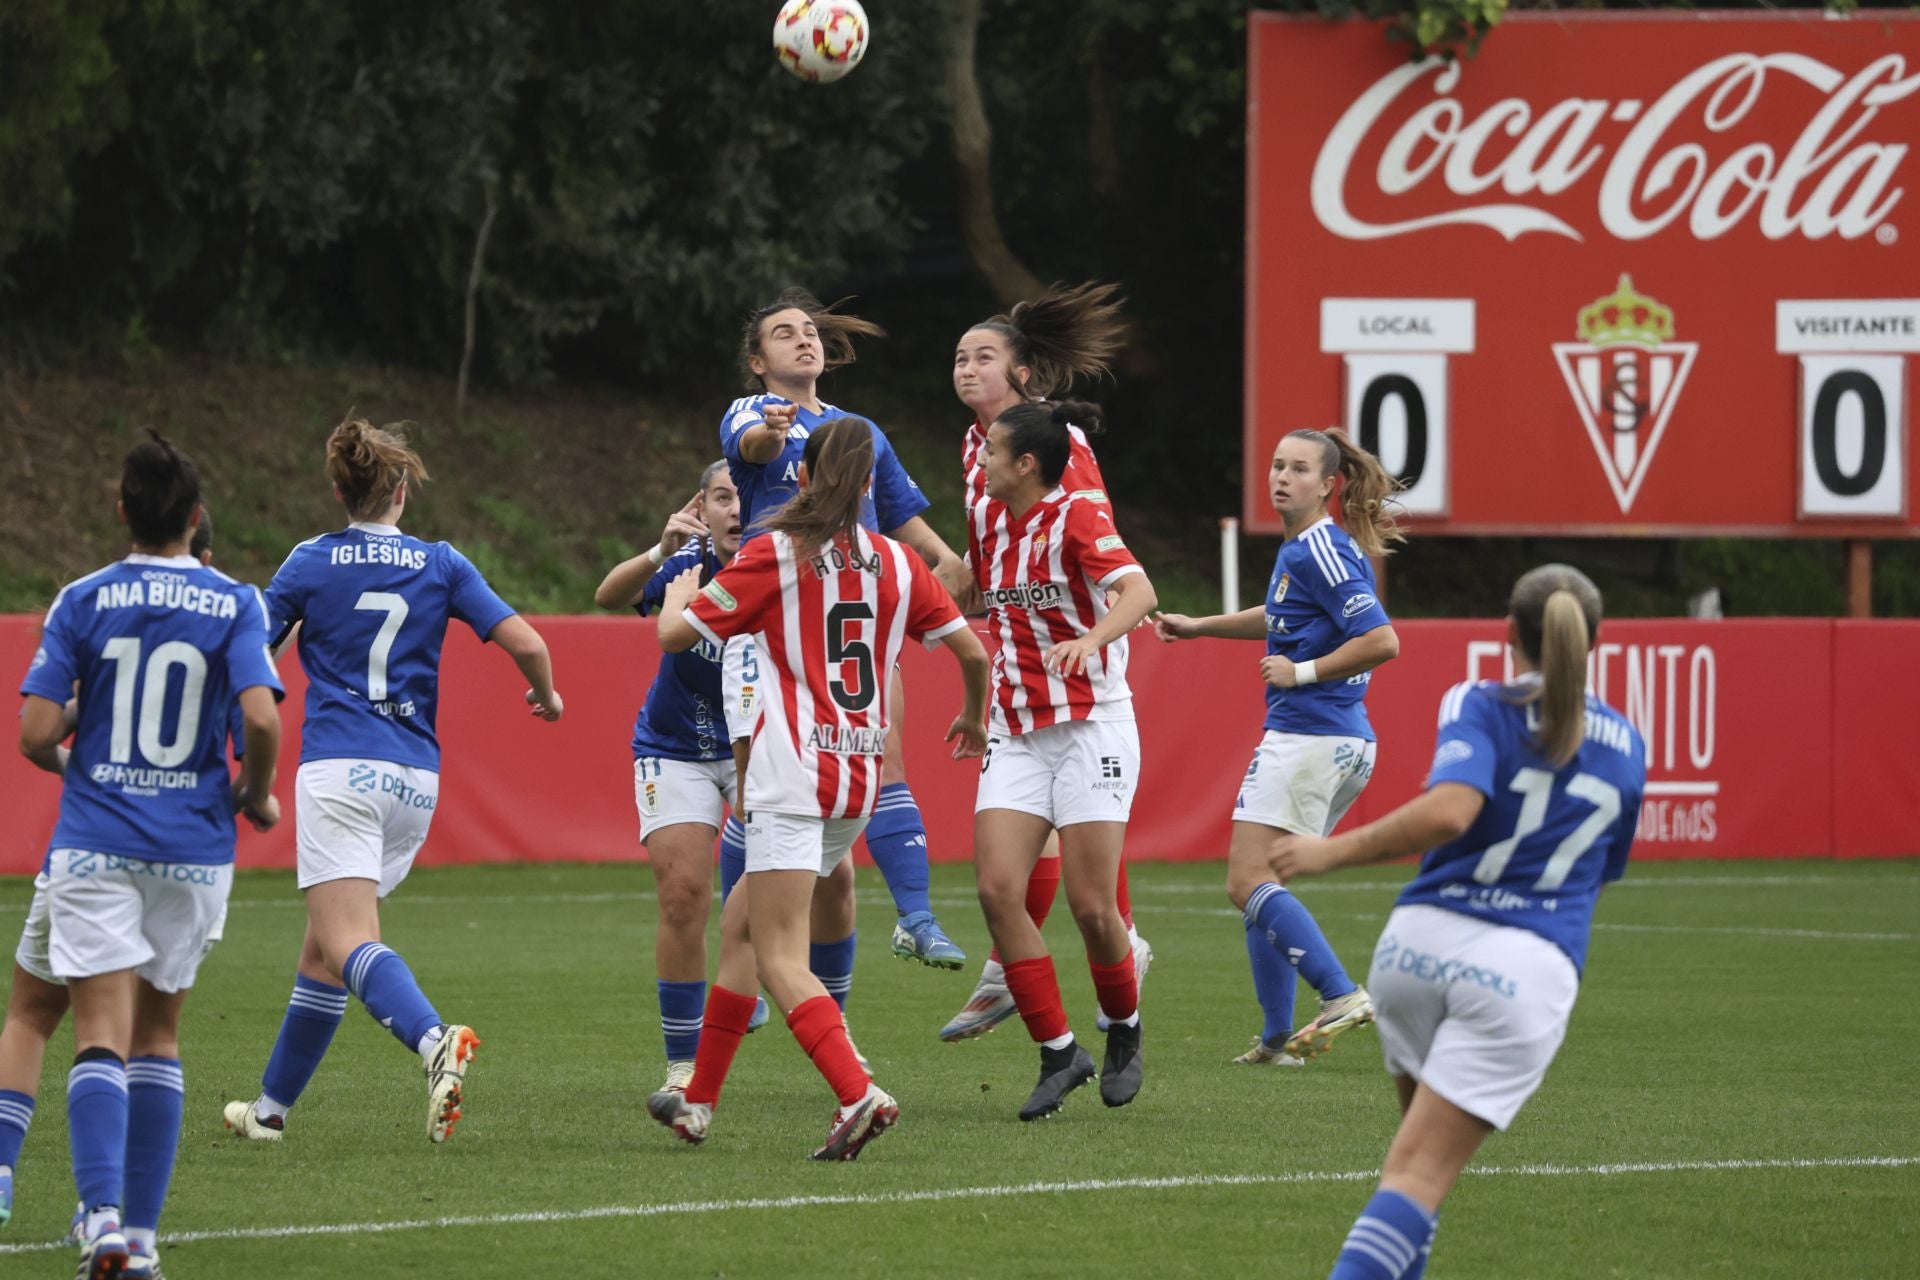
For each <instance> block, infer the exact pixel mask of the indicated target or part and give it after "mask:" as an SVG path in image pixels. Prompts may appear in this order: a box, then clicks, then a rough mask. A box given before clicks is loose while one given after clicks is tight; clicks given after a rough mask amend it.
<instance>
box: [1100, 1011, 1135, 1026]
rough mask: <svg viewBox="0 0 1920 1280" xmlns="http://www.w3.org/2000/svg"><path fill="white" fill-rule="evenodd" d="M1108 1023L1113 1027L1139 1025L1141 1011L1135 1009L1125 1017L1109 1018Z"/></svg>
mask: <svg viewBox="0 0 1920 1280" xmlns="http://www.w3.org/2000/svg"><path fill="white" fill-rule="evenodd" d="M1107 1025H1108V1026H1111V1027H1137V1026H1139V1025H1140V1011H1139V1010H1138V1009H1135V1010H1134V1011H1133V1012H1132V1013H1130V1014H1128V1015H1127V1016H1126V1017H1124V1018H1109V1019H1107Z"/></svg>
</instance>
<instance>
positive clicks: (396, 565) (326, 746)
mask: <svg viewBox="0 0 1920 1280" xmlns="http://www.w3.org/2000/svg"><path fill="white" fill-rule="evenodd" d="M513 612H514V611H513V608H512V607H511V606H510V605H508V604H507V602H506V601H504V600H502V599H501V598H500V597H499V596H497V595H495V594H494V593H493V588H492V587H489V586H488V585H487V582H486V579H485V578H482V577H481V576H480V571H479V570H478V569H476V568H474V567H473V564H472V562H471V561H469V560H468V559H467V558H466V557H465V556H463V555H461V554H460V553H459V552H458V551H456V550H454V548H453V546H452V544H450V543H446V542H424V541H422V540H421V539H419V538H414V537H410V536H408V535H407V534H404V533H401V532H400V531H399V530H398V529H396V528H394V527H393V526H391V525H381V524H368V523H365V522H362V521H357V520H356V521H355V522H354V523H352V524H350V525H348V526H347V527H346V528H345V529H342V530H340V531H339V532H338V533H325V534H321V535H320V536H319V537H317V538H310V539H308V540H307V541H305V542H303V543H301V544H300V545H299V546H297V547H295V548H294V549H293V552H292V554H290V555H288V556H287V560H286V563H285V564H283V565H281V566H280V571H279V572H278V573H276V574H274V575H273V582H272V583H271V584H269V585H268V587H267V613H268V615H269V617H270V618H271V620H272V629H273V636H274V641H275V643H278V642H279V641H280V639H281V638H282V637H284V636H285V635H286V633H287V630H288V628H290V627H292V626H293V624H294V623H296V622H298V623H300V624H301V627H300V665H301V666H303V667H305V668H306V672H307V719H306V723H305V726H304V727H303V728H302V729H301V734H300V762H301V763H302V764H305V763H306V762H307V761H309V760H341V759H351V760H359V759H367V760H385V761H388V762H390V763H392V764H399V765H407V766H409V767H412V768H415V769H434V770H438V769H439V768H440V740H439V739H438V738H437V737H436V736H435V734H434V713H435V711H436V710H437V708H438V706H439V702H440V646H441V644H442V643H443V642H444V641H445V640H446V636H447V620H448V619H449V618H458V619H460V621H462V622H464V623H466V624H467V625H468V626H470V627H472V628H473V631H474V634H475V635H477V636H479V637H480V638H481V639H482V640H485V639H486V638H487V637H488V636H489V635H491V634H492V633H493V629H494V628H495V627H497V626H499V625H500V623H501V622H503V621H505V620H506V619H508V618H511V617H512V616H513Z"/></svg>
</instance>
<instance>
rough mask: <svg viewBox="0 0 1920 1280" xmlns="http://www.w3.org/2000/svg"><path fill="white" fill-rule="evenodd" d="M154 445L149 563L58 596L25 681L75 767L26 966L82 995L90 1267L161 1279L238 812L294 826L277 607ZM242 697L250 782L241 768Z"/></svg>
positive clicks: (137, 548) (127, 497)
mask: <svg viewBox="0 0 1920 1280" xmlns="http://www.w3.org/2000/svg"><path fill="white" fill-rule="evenodd" d="M151 435H152V438H151V439H149V440H147V441H144V442H142V443H141V444H138V445H136V446H134V448H133V450H132V451H131V452H129V453H128V454H127V458H126V463H125V465H124V467H123V469H122V472H121V479H120V502H119V508H118V510H119V516H120V519H121V520H122V521H124V522H125V523H126V525H127V528H128V531H129V532H130V533H131V535H132V544H133V545H132V552H131V554H129V555H128V556H127V557H126V558H125V559H124V560H121V561H119V562H117V563H115V564H112V565H109V566H107V567H106V568H104V569H101V570H99V571H97V572H95V573H92V574H89V575H87V576H86V577H84V578H81V579H79V580H77V581H75V582H73V583H71V584H69V585H68V586H67V587H66V588H65V589H64V590H62V591H61V592H60V594H59V596H58V597H57V598H55V600H54V602H53V606H52V608H50V609H49V610H48V611H47V620H46V625H45V627H44V628H43V629H42V632H41V637H40V647H39V649H38V650H37V651H36V652H35V653H34V656H33V662H32V665H31V666H30V667H29V668H28V670H27V675H26V679H25V680H24V682H23V683H22V685H21V690H20V691H21V694H22V695H23V697H24V699H25V704H24V706H23V707H22V708H21V713H20V750H21V752H22V754H24V755H25V756H26V757H27V758H28V759H29V760H32V761H33V762H34V763H36V764H39V765H40V766H41V767H43V768H45V767H48V766H49V765H50V764H59V763H63V762H62V761H61V760H60V753H59V744H60V742H61V740H62V739H64V738H65V737H66V736H67V734H68V733H69V732H71V733H72V734H73V747H72V750H71V753H70V755H69V756H68V758H67V759H66V760H65V761H64V763H65V764H66V765H67V766H68V767H67V769H66V771H65V773H64V774H63V777H62V789H61V797H60V820H59V824H58V825H57V826H56V827H55V828H54V832H53V839H52V843H51V846H50V848H49V850H48V853H47V858H46V862H45V864H44V866H43V868H42V872H43V875H44V877H45V906H46V913H47V918H46V926H45V948H44V953H43V955H41V956H37V957H36V956H30V955H29V954H28V948H27V946H26V942H27V939H25V938H23V939H22V948H21V952H20V953H19V955H18V957H17V959H18V961H19V963H20V964H21V967H22V968H24V969H26V970H27V971H28V972H29V973H36V976H38V977H39V978H41V979H42V981H43V982H44V983H45V984H47V985H49V986H51V985H52V984H55V983H59V982H64V983H65V984H66V986H67V992H68V994H69V996H70V998H71V1001H72V1008H73V1032H74V1047H75V1049H76V1051H77V1052H76V1053H75V1055H74V1060H73V1069H72V1071H71V1072H69V1073H68V1076H67V1127H68V1134H69V1139H70V1142H71V1147H72V1152H73V1173H74V1182H75V1184H76V1186H77V1187H78V1189H79V1192H80V1213H79V1214H78V1215H77V1216H76V1220H75V1232H74V1234H75V1236H76V1237H77V1238H78V1239H79V1240H80V1241H81V1242H82V1244H81V1255H80V1269H79V1273H78V1274H79V1275H80V1276H82V1277H91V1278H92V1280H104V1278H106V1277H112V1276H132V1277H143V1278H151V1277H154V1276H156V1275H158V1273H159V1255H158V1249H157V1242H156V1237H157V1234H158V1231H159V1224H160V1212H161V1208H162V1206H163V1204H164V1203H165V1200H166V1195H167V1187H168V1184H169V1182H170V1180H171V1178H172V1175H173V1161H174V1153H175V1152H176V1150H177V1149H178V1148H179V1144H180V1116H181V1106H182V1102H183V1100H184V1097H185V1080H184V1077H183V1075H182V1073H181V1067H180V1013H181V1009H182V1006H183V1005H184V1003H185V1000H186V996H187V991H188V989H189V988H190V987H192V986H193V982H194V978H195V976H196V975H197V973H198V971H199V968H200V962H201V960H202V959H203V958H204V957H205V955H206V952H207V950H208V949H209V947H210V946H211V945H212V941H213V938H214V935H215V933H216V931H217V929H218V925H219V922H220V921H221V919H222V918H223V917H224V915H225V910H226V902H227V895H228V894H229V892H231V890H232V887H233V875H232V868H233V846H234V821H233V815H234V813H235V811H236V810H239V811H241V812H244V813H245V814H246V815H247V818H248V820H249V821H251V822H252V823H253V824H254V826H255V827H257V828H258V829H260V830H263V831H264V830H267V829H268V828H270V827H272V826H273V825H274V824H275V823H276V822H277V821H279V817H280V808H279V805H278V803H277V802H276V801H275V800H274V798H273V794H272V787H273V777H274V770H275V767H276V764H277V757H278V754H279V745H280V718H279V713H278V711H277V710H276V709H275V706H274V699H275V697H276V696H277V695H278V694H279V693H280V692H281V686H280V680H279V677H278V676H277V675H276V674H275V673H274V669H273V662H272V659H271V657H270V656H269V654H268V652H267V614H266V609H265V607H264V605H263V603H262V601H261V598H260V593H259V592H258V591H257V590H255V589H254V588H253V587H250V586H245V585H243V584H241V583H238V582H235V581H234V580H233V579H231V578H229V577H227V576H226V575H225V574H222V573H219V572H217V571H216V570H213V569H209V568H207V567H206V566H205V565H203V564H201V563H200V562H199V561H198V560H196V559H194V558H193V556H191V555H190V554H189V553H188V550H189V546H190V544H191V540H192V536H193V530H194V528H195V526H196V525H198V524H199V523H200V522H201V519H202V507H201V503H200V475H199V471H198V469H197V468H196V467H195V466H194V464H193V462H192V460H191V459H189V458H188V457H187V456H186V455H185V454H183V453H181V452H180V451H179V450H178V449H176V448H174V447H173V445H171V444H170V443H168V442H167V440H166V439H165V438H163V437H162V436H160V435H159V434H158V433H151ZM176 690H177V692H176ZM236 698H237V699H238V701H239V703H240V707H241V716H242V722H243V733H244V735H245V740H246V752H245V765H244V772H243V774H242V785H241V787H240V788H239V789H237V790H236V789H235V787H234V786H233V784H232V781H231V779H229V777H228V775H227V770H226V761H225V756H226V751H225V744H226V739H227V734H228V724H229V721H228V712H229V709H230V708H231V706H232V705H233V703H234V701H235V699H236ZM69 699H72V700H74V711H73V717H72V718H71V719H70V718H69V716H68V713H67V709H66V704H67V703H68V701H69ZM32 932H33V930H32V928H31V922H30V927H29V933H30V934H31V933H32ZM43 994H44V993H43ZM43 1003H44V1002H43ZM54 1020H55V1021H56V1022H57V1014H56V1015H55V1019H54ZM32 1101H33V1100H32V1098H31V1096H30V1095H26V1094H24V1093H23V1092H21V1091H9V1092H5V1093H0V1123H3V1124H7V1125H8V1127H12V1126H14V1125H17V1126H18V1128H19V1129H20V1130H21V1131H22V1132H24V1130H25V1127H26V1126H25V1123H24V1122H25V1118H26V1115H30V1114H31V1108H32ZM23 1112H24V1113H25V1114H22V1113H23Z"/></svg>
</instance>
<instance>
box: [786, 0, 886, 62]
mask: <svg viewBox="0 0 1920 1280" xmlns="http://www.w3.org/2000/svg"><path fill="white" fill-rule="evenodd" d="M867 34H868V27H867V11H866V10H865V9H862V8H861V7H860V0H787V2H786V3H785V4H783V5H781V6H780V16H779V17H778V18H775V19H774V20H773V51H774V53H775V54H776V55H777V56H778V57H779V59H780V65H781V66H783V67H785V68H786V69H787V70H789V71H791V72H793V74H794V75H796V76H799V77H800V78H801V79H802V80H813V81H826V80H838V79H839V78H840V77H841V76H844V75H846V74H847V72H849V71H851V70H853V69H854V68H855V67H857V66H859V65H860V59H862V58H864V57H865V56H866V54H867Z"/></svg>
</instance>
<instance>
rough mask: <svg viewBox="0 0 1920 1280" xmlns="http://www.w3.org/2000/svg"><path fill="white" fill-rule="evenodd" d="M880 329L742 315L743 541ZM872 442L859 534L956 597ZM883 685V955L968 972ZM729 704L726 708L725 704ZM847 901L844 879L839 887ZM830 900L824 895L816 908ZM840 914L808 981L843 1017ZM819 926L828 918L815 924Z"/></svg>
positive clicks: (738, 445)
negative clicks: (831, 390) (814, 981)
mask: <svg viewBox="0 0 1920 1280" xmlns="http://www.w3.org/2000/svg"><path fill="white" fill-rule="evenodd" d="M881 333H882V330H881V328H880V326H879V325H877V324H874V323H873V322H872V321H869V320H863V319H861V318H859V317H858V316H852V315H848V314H846V313H845V312H842V311H840V310H839V309H838V308H837V307H830V306H824V305H822V304H821V303H820V301H819V300H818V299H816V298H815V297H814V296H813V295H812V294H810V293H807V292H806V291H805V290H803V289H789V290H787V291H786V292H784V293H782V294H781V295H780V296H779V297H778V298H776V299H775V300H774V301H773V302H771V303H769V304H768V305H766V306H764V307H761V308H759V309H758V310H756V311H755V312H754V313H753V314H752V315H750V316H749V317H748V318H747V323H746V327H745V329H744V331H743V332H742V334H741V340H740V365H741V372H742V374H743V375H744V377H745V380H746V383H747V385H748V386H749V387H758V388H759V389H760V390H759V393H758V394H754V395H748V396H745V397H743V398H741V399H738V400H735V401H734V402H733V403H732V404H731V405H730V406H729V407H728V409H727V412H726V416H725V417H724V418H722V419H721V422H720V443H721V447H722V452H723V453H724V454H725V455H726V458H727V461H728V462H729V463H730V464H732V467H733V479H734V484H735V485H736V486H737V487H738V488H739V491H740V516H741V520H742V522H743V523H744V524H745V525H746V529H747V533H746V539H747V541H748V542H751V541H752V540H753V539H754V538H755V536H756V535H757V534H758V532H759V529H760V526H761V524H762V522H763V521H764V520H765V519H766V518H767V516H768V515H769V514H771V513H772V512H773V511H775V510H777V509H779V507H780V506H781V505H782V504H783V503H785V502H787V501H789V500H790V499H792V498H793V497H794V495H795V492H796V485H797V475H798V469H799V465H800V461H801V455H802V453H803V451H804V450H805V448H806V442H807V439H808V438H809V437H810V435H811V434H812V433H813V432H815V431H818V430H819V429H820V428H821V427H823V426H824V425H825V424H827V423H829V422H833V421H836V420H838V419H840V418H843V417H848V416H850V415H849V414H848V413H847V411H846V410H844V409H841V408H839V407H837V406H835V405H831V404H828V403H826V402H825V401H823V400H821V399H820V395H819V380H820V377H821V375H822V374H824V373H826V372H828V371H829V370H832V369H837V368H841V367H843V366H845V365H848V364H851V363H853V360H854V355H855V352H854V339H855V338H876V337H879V336H881ZM869 428H870V429H871V431H872V433H873V458H874V469H873V485H872V491H871V494H870V495H869V496H868V497H866V498H865V499H863V503H862V507H861V523H862V524H863V525H864V526H865V527H866V528H867V529H869V530H871V531H873V532H876V533H883V534H885V535H886V536H887V537H889V538H893V539H896V540H898V541H900V542H904V543H906V544H907V545H908V546H910V547H912V548H913V549H914V551H916V552H918V553H919V554H920V556H921V557H922V558H923V559H925V561H926V562H927V564H928V565H930V566H931V567H932V568H933V571H934V574H935V576H936V577H937V578H938V579H939V580H940V581H941V582H942V583H944V584H945V585H946V586H947V589H948V590H949V591H950V592H954V593H956V594H957V593H961V592H964V591H965V590H966V584H967V581H968V579H967V569H966V565H965V563H964V562H962V560H961V559H960V557H959V556H958V555H956V554H955V553H954V552H953V551H952V549H950V548H949V547H948V546H947V544H946V543H945V542H943V541H942V540H941V539H940V535H939V534H937V533H935V532H934V531H933V528H932V526H931V525H929V524H928V523H927V522H926V520H925V519H923V518H922V516H921V513H922V512H924V511H925V510H926V509H927V507H928V505H929V504H928V502H927V499H926V495H925V494H923V493H922V492H921V491H920V486H918V485H917V484H915V483H914V482H913V477H911V476H909V475H908V474H907V471H906V468H905V467H903V466H902V465H901V463H900V459H899V457H898V456H897V455H895V453H894V451H893V446H892V445H891V444H889V443H888V441H887V437H886V435H885V433H883V432H882V431H881V430H880V428H879V427H878V426H874V425H872V424H871V423H869ZM748 643H749V642H748V640H747V639H746V638H745V637H741V638H737V639H735V640H734V641H733V642H732V644H731V645H730V646H729V649H728V652H727V655H726V666H727V676H728V685H729V690H730V691H731V690H733V689H737V688H740V687H741V686H742V685H750V684H751V683H752V681H751V680H748V679H747V678H746V677H745V676H744V675H742V674H741V672H742V671H743V670H744V669H745V668H747V667H748V666H750V665H751V664H752V662H753V656H752V654H751V653H750V651H749V650H748V648H747V645H748ZM888 678H889V680H890V681H891V683H892V685H893V688H892V690H891V691H890V700H891V705H892V707H893V715H892V718H891V724H892V728H891V736H890V737H889V738H888V742H887V752H886V758H885V766H884V767H885V770H886V775H885V777H884V779H883V782H882V786H883V791H882V794H881V796H880V800H879V804H878V807H877V808H876V809H875V810H874V815H873V821H872V822H871V823H870V824H869V825H868V827H867V833H866V834H867V852H868V854H869V855H870V856H871V857H872V858H873V863H874V865H875V866H876V867H878V868H879V869H880V874H881V876H882V877H883V878H884V879H885V880H886V882H887V888H888V890H889V892H891V893H892V895H893V901H894V909H895V913H896V916H897V923H896V925H895V927H894V930H893V938H892V948H893V953H894V954H895V955H897V956H900V957H901V958H903V959H909V960H918V961H920V962H921V963H923V964H927V965H930V966H932V967H935V968H940V969H958V968H959V967H960V966H961V965H963V964H965V963H966V960H967V957H966V953H965V952H964V951H962V950H961V949H960V948H959V947H958V946H957V945H955V943H954V942H953V940H952V939H951V938H949V937H948V936H947V934H946V931H945V930H943V929H942V928H941V927H940V923H939V921H938V920H937V919H935V917H934V913H933V904H932V899H931V897H930V889H931V878H930V875H929V872H928V868H927V829H926V824H925V822H924V821H923V820H922V819H921V816H920V807H919V804H918V803H917V802H916V801H915V800H914V798H913V793H912V791H911V790H910V789H909V788H908V786H907V775H906V761H905V756H904V754H903V752H902V750H901V737H900V735H901V725H902V723H903V722H904V719H905V714H904V705H905V704H904V694H903V692H902V690H901V687H900V677H899V673H898V672H894V673H891V674H890V675H889V677H888ZM729 703H730V705H732V704H733V699H732V698H731V697H730V698H729ZM756 714H757V712H756V711H755V710H754V709H753V708H751V707H748V708H746V709H745V710H744V713H742V712H736V713H735V717H736V720H738V721H739V723H738V724H736V726H735V733H736V734H740V735H744V734H750V733H751V732H752V730H753V718H754V716H755V715H756ZM847 884H848V886H849V892H850V891H851V890H850V886H851V881H850V880H849V881H848V882H847ZM839 901H840V899H839V896H838V895H835V897H834V898H832V899H828V898H825V897H823V899H822V910H823V911H826V910H828V909H829V907H830V906H831V905H832V904H833V903H837V902H839ZM842 909H843V910H844V916H843V917H841V918H843V919H844V927H845V929H846V931H847V932H846V936H845V938H844V939H842V940H840V941H837V942H831V943H820V944H817V945H816V946H815V949H814V959H815V961H816V972H818V973H819V974H820V976H821V978H822V980H823V981H825V982H826V984H827V987H828V989H829V990H830V991H832V992H833V994H834V997H835V999H836V1000H837V1001H838V1002H839V1003H840V1005H841V1007H842V1009H843V1010H844V1008H845V1005H846V998H847V993H848V991H849V989H850V987H851V984H852V981H853V957H854V950H855V947H856V945H857V938H856V935H855V933H854V931H853V912H852V904H851V900H850V899H848V900H847V901H846V902H845V903H844V904H843V906H842ZM821 923H822V924H823V925H825V924H826V923H827V920H826V919H824V918H823V920H822V922H821Z"/></svg>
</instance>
